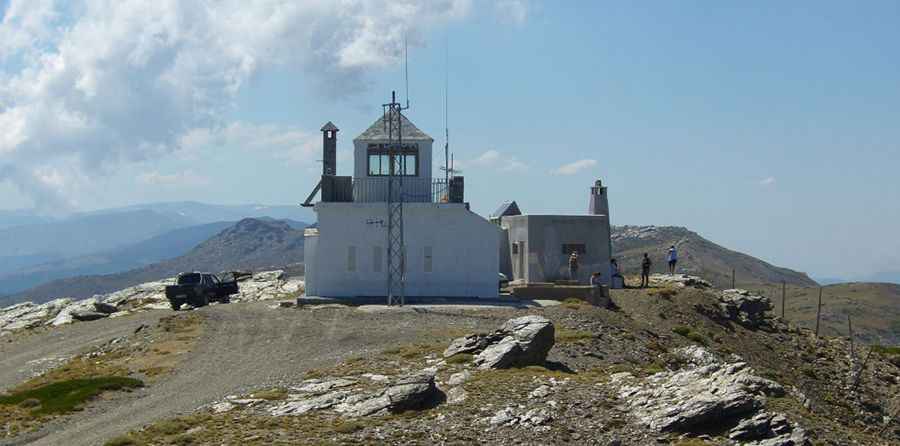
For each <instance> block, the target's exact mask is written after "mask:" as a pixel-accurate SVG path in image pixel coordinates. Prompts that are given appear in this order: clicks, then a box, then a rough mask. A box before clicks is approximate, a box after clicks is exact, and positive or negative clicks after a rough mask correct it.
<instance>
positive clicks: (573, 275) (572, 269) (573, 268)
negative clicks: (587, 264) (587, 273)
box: [569, 251, 578, 282]
mask: <svg viewBox="0 0 900 446" xmlns="http://www.w3.org/2000/svg"><path fill="white" fill-rule="evenodd" d="M569 280H571V281H573V282H577V281H578V253H577V252H575V251H572V255H570V256H569Z"/></svg>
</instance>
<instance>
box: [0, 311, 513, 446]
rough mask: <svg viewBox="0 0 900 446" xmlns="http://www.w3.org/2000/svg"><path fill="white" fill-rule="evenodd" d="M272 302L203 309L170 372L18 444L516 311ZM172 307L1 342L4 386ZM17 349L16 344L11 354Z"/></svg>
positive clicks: (145, 415)
mask: <svg viewBox="0 0 900 446" xmlns="http://www.w3.org/2000/svg"><path fill="white" fill-rule="evenodd" d="M268 305H271V303H266V302H255V303H243V304H231V305H217V306H213V307H205V308H203V309H201V310H199V311H200V312H201V313H202V314H203V315H204V316H205V317H206V323H205V328H204V334H203V336H202V338H201V339H200V341H199V342H198V345H197V347H196V348H195V349H194V351H193V352H191V353H190V354H189V355H188V356H187V358H186V359H185V360H184V362H183V363H182V364H181V365H180V366H179V368H178V370H176V371H175V373H174V374H173V375H172V376H170V377H169V379H167V380H165V381H163V382H160V383H158V384H154V385H153V386H151V387H149V388H147V389H145V390H143V391H140V392H136V393H134V394H132V395H129V396H127V397H121V398H114V399H113V400H112V401H107V402H101V403H97V404H95V405H94V406H100V407H93V408H88V410H86V411H84V412H83V413H80V414H76V415H73V416H70V417H68V418H67V419H65V421H63V422H60V423H54V424H52V425H51V426H49V427H48V428H47V429H45V430H44V431H43V432H41V435H43V436H42V437H40V438H28V439H21V438H20V439H19V442H18V444H35V445H58V444H67V445H72V446H78V445H98V444H103V442H104V441H105V440H107V439H109V438H112V437H114V436H116V435H120V434H123V433H125V432H127V431H129V430H132V429H136V428H140V427H141V426H143V425H146V424H148V423H151V422H153V421H156V420H160V419H165V418H170V417H173V416H176V415H179V414H184V413H188V412H191V411H193V410H194V409H196V408H198V407H200V406H202V405H205V404H208V403H210V402H213V401H216V400H220V399H222V398H224V397H225V396H226V395H231V394H239V393H243V392H247V391H250V390H253V389H259V388H266V387H271V386H276V385H279V384H289V383H292V382H296V381H297V380H299V379H300V378H301V376H302V374H303V372H304V371H306V370H308V369H311V368H320V367H327V366H331V365H335V364H337V363H339V362H340V361H342V360H343V359H346V358H349V357H353V356H360V355H364V354H366V352H377V351H380V350H383V349H386V348H390V347H393V346H395V345H398V344H405V343H410V342H416V341H417V340H421V339H427V338H432V339H433V338H435V337H436V336H440V339H444V338H445V337H446V333H447V329H448V327H454V326H455V327H459V328H461V329H464V330H474V329H479V330H490V329H493V328H495V327H496V326H497V325H498V324H499V321H502V320H503V317H504V316H508V315H509V314H510V312H512V311H515V310H510V309H501V310H489V311H481V312H479V313H478V314H477V315H476V314H472V313H458V312H445V311H442V312H432V311H427V310H423V311H417V312H415V313H413V314H411V313H409V312H404V311H397V312H391V311H387V312H376V313H367V312H362V311H358V310H355V309H351V308H329V309H299V310H298V309H271V308H269V307H268ZM167 314H170V313H169V312H167V311H156V312H151V313H145V314H141V315H137V316H133V317H126V318H121V319H112V320H107V321H101V322H99V323H90V324H76V325H74V326H72V327H71V329H68V328H69V327H66V329H63V330H61V333H69V334H68V335H62V334H59V335H58V334H56V333H45V334H40V335H35V336H32V337H29V338H26V339H23V340H21V342H17V343H15V344H11V345H10V346H4V349H2V350H0V351H2V352H3V353H4V355H3V356H4V357H3V359H2V361H0V369H2V370H0V386H11V385H15V384H16V383H18V382H21V381H22V379H21V377H22V376H23V375H22V373H21V372H17V370H20V369H22V368H23V365H24V364H26V363H27V362H28V361H30V360H33V359H36V358H40V357H47V356H59V355H61V354H74V353H76V352H77V351H80V350H84V349H85V347H86V346H87V345H88V344H90V343H100V342H103V341H105V340H108V339H110V338H113V337H116V336H120V335H122V334H126V333H128V331H129V330H134V328H135V327H136V326H137V325H139V324H140V323H146V322H147V321H151V320H152V319H154V318H155V319H158V318H159V317H162V316H164V315H167ZM82 327H84V328H82ZM20 344H21V345H20ZM7 349H8V350H9V351H10V352H12V353H13V354H12V355H10V356H9V357H7V355H6V351H7ZM32 349H33V350H32ZM101 409H102V410H101ZM48 431H49V432H48ZM23 441H24V442H23Z"/></svg>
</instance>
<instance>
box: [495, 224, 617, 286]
mask: <svg viewBox="0 0 900 446" xmlns="http://www.w3.org/2000/svg"><path fill="white" fill-rule="evenodd" d="M501 226H502V227H504V228H506V229H507V230H508V231H509V245H510V248H509V249H510V259H511V264H512V271H513V277H512V279H513V280H524V281H526V282H532V283H533V282H552V281H555V280H565V279H568V275H569V253H564V252H563V250H562V247H563V244H567V245H572V244H583V245H584V247H585V253H584V254H580V255H579V265H580V267H579V270H578V280H579V281H580V282H582V283H588V281H589V280H590V275H591V273H592V272H600V273H601V274H602V278H603V282H604V283H607V284H608V282H609V259H610V252H609V237H610V234H609V222H608V220H607V217H606V216H605V215H516V216H509V217H503V219H502V221H501ZM514 244H518V248H515V247H514V246H513V245H514ZM516 249H518V252H516V251H515V250H516Z"/></svg>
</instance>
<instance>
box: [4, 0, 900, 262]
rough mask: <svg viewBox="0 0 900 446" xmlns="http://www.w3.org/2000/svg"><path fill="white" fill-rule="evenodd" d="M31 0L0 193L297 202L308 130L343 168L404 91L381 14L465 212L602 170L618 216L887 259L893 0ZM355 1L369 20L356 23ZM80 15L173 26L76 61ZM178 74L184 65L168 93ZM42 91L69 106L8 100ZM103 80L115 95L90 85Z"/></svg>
mask: <svg viewBox="0 0 900 446" xmlns="http://www.w3.org/2000/svg"><path fill="white" fill-rule="evenodd" d="M36 3H47V4H49V5H50V6H49V8H51V9H50V10H49V11H51V13H47V11H48V10H43V12H42V11H40V10H38V11H34V10H28V8H26V7H24V6H22V5H21V4H17V3H15V2H14V3H9V2H6V4H5V5H4V12H5V18H4V23H3V25H0V26H2V27H4V28H5V29H4V28H0V37H7V39H6V40H7V41H8V42H24V43H20V44H15V45H14V44H7V47H6V48H5V49H4V48H2V47H0V62H2V63H3V67H2V69H0V81H4V82H7V81H9V82H7V85H12V87H5V88H3V89H0V124H5V125H6V126H7V127H8V128H14V127H13V126H14V125H17V124H16V123H19V124H21V125H20V126H19V127H15V128H16V129H19V130H18V131H7V132H5V133H6V134H7V135H9V134H12V135H17V134H19V135H24V137H20V138H12V137H9V136H7V137H6V139H5V140H4V139H3V137H2V136H0V208H22V207H37V208H39V209H42V210H44V211H48V210H50V211H52V210H54V209H56V210H59V209H66V210H76V209H95V208H102V207H110V206H118V205H124V204H134V203H140V202H147V201H168V200H183V199H191V200H199V201H207V202H214V203H246V202H263V203H272V204H286V203H297V202H300V201H302V199H303V198H304V197H305V196H306V194H307V193H308V191H309V190H310V189H311V188H312V187H313V185H314V184H315V182H316V181H317V177H316V175H317V172H319V170H320V167H319V165H318V164H317V163H316V159H318V158H319V156H318V155H319V150H320V147H319V145H320V138H319V136H318V132H317V130H318V128H319V127H320V126H321V125H322V124H323V123H324V122H326V121H329V120H331V121H334V122H335V123H336V124H337V125H338V127H340V128H341V130H342V131H341V133H340V139H339V151H341V152H342V153H343V156H342V157H341V159H340V160H339V173H349V172H350V167H351V161H350V160H349V159H348V158H347V157H348V156H349V149H350V147H351V144H352V143H351V140H352V138H353V137H355V136H356V135H357V134H359V133H360V132H362V131H363V130H364V129H365V128H366V127H367V126H368V125H369V124H371V122H372V121H374V120H375V119H376V118H377V117H378V116H379V114H380V112H381V107H380V104H381V103H383V102H385V101H386V99H387V98H388V97H389V94H390V91H391V90H392V89H397V90H398V91H402V90H403V88H404V85H403V71H402V63H401V61H402V58H401V57H399V52H398V48H399V47H400V46H402V42H401V41H402V37H399V36H401V34H402V32H397V31H383V32H382V31H381V30H387V29H389V28H390V29H394V28H397V26H394V25H396V24H398V23H399V24H400V25H401V26H403V27H406V29H408V31H407V33H408V35H409V36H410V37H409V39H410V41H411V42H412V45H411V48H410V53H409V73H410V84H409V88H410V99H411V102H412V107H411V109H410V110H409V112H408V116H409V117H410V119H411V120H412V121H413V122H415V123H416V125H417V126H418V127H419V128H421V129H423V130H424V131H426V132H427V133H429V134H431V135H432V136H433V137H434V138H435V139H436V142H435V146H436V148H437V147H440V146H442V144H443V136H442V135H443V105H442V101H443V97H442V96H443V84H444V77H445V75H448V76H449V85H450V87H449V92H450V95H449V110H450V114H449V123H450V132H451V148H452V150H453V152H454V153H455V156H456V158H457V160H459V164H460V165H461V166H462V167H463V170H464V176H465V177H466V188H467V191H466V192H467V198H468V199H469V200H470V201H471V202H472V206H473V209H474V210H475V211H477V212H480V213H482V214H487V213H489V212H490V211H492V210H493V209H494V208H495V207H496V206H497V205H498V204H499V203H500V202H502V201H504V200H509V199H514V200H516V201H517V202H518V203H519V204H520V206H521V207H522V209H523V210H525V211H526V212H531V213H547V212H581V211H584V210H586V207H587V196H588V195H587V194H588V188H589V186H590V185H591V183H592V181H593V180H594V179H595V178H602V179H603V180H604V183H605V184H606V185H607V186H608V187H609V190H610V197H611V203H610V205H611V208H612V210H611V213H612V220H613V223H614V224H657V225H679V226H686V227H688V228H690V229H692V230H695V231H697V232H699V233H700V234H701V235H703V236H706V237H707V238H709V239H711V240H713V241H715V242H717V243H720V244H722V245H725V246H727V247H729V248H732V249H735V250H738V251H743V252H747V253H750V254H752V255H755V256H758V257H760V258H763V259H765V260H767V261H770V262H772V263H775V264H777V265H780V266H786V267H790V268H794V269H799V270H802V271H807V272H809V273H810V274H812V275H814V276H820V277H821V276H839V277H857V276H862V275H865V274H867V273H869V272H875V271H886V270H900V237H898V236H897V235H896V234H897V232H896V228H898V227H900V206H898V204H897V197H898V196H900V177H898V176H897V174H896V172H897V167H898V166H900V124H898V123H900V54H898V46H897V42H900V3H897V2H877V1H870V2H864V3H851V2H822V1H816V2H790V3H785V2H775V1H772V2H753V3H745V2H652V3H651V2H646V3H643V4H640V3H638V2H619V3H610V2H593V1H583V2H575V1H573V2H553V3H550V2H540V1H527V2H526V1H498V2H488V1H474V2H468V1H461V0H456V1H450V0H448V1H447V2H443V3H441V2H415V1H410V2H408V3H403V4H402V5H403V6H404V7H406V8H405V9H402V10H393V11H390V10H391V8H388V7H387V6H385V5H384V4H381V3H380V2H377V1H375V2H361V3H360V5H356V6H357V7H355V8H354V9H359V12H352V11H348V10H346V8H351V6H348V5H347V4H343V5H342V4H339V3H334V2H325V4H326V6H321V7H314V6H315V5H312V6H310V7H309V8H308V9H305V8H306V6H304V7H301V9H304V10H302V11H294V10H292V8H286V7H282V6H283V5H281V6H279V2H277V1H274V0H273V1H262V2H226V3H228V4H229V5H228V6H225V7H223V8H233V10H227V11H224V12H223V14H220V15H227V14H228V13H233V14H234V15H235V17H250V18H257V19H259V20H258V21H257V22H255V23H251V24H250V25H251V28H249V29H254V30H256V29H257V27H258V28H259V34H258V35H257V34H253V33H250V34H247V35H246V36H240V32H236V33H235V30H234V29H232V28H222V26H224V25H219V24H216V23H213V22H210V24H209V29H200V28H198V27H196V26H195V27H189V26H187V25H184V24H183V23H187V22H189V21H188V20H176V19H184V18H185V17H187V18H192V17H195V14H202V13H203V12H202V11H199V12H198V11H191V10H185V9H190V8H184V7H177V6H172V8H171V10H169V9H166V7H165V6H154V8H152V9H153V11H152V12H146V11H143V10H144V9H151V8H150V7H149V6H146V5H148V4H146V3H145V4H144V5H143V6H142V4H141V2H122V3H123V4H125V6H116V7H114V8H113V7H106V8H102V7H98V6H97V5H93V6H92V5H91V4H90V2H88V3H86V4H85V5H84V6H77V5H76V6H74V7H70V8H67V9H66V10H64V11H63V10H61V9H59V8H60V5H59V4H56V3H55V2H52V1H47V2H43V1H41V2H37V1H36V2H32V3H31V4H36ZM162 3H165V2H162ZM311 3H316V2H311ZM328 3H332V5H330V6H329V5H327V4H328ZM236 5H237V6H236ZM334 5H337V6H334ZM129 6H130V7H131V10H130V11H129V10H127V9H126V8H127V7H129ZM407 6H408V7H407ZM53 8H56V9H53ZM242 8H246V9H248V10H252V11H243V10H242ZM341 8H345V9H343V10H342V9H341ZM34 9H39V8H34ZM104 9H112V10H113V11H112V12H108V11H104ZM54 10H59V11H60V12H59V13H58V14H55V15H54V14H53V13H52V11H54ZM385 11H388V12H385ZM11 12H12V13H15V14H11ZM28 14H33V15H32V16H30V17H44V18H43V19H42V20H36V19H35V20H27V17H29V15H28ZM107 14H108V15H110V17H106V16H105V15H107ZM118 14H122V16H125V17H129V18H130V19H132V20H120V19H121V17H122V16H120V15H118ZM335 15H338V16H339V17H338V18H335ZM145 16H146V17H150V18H159V19H160V20H158V21H155V22H154V21H150V20H148V23H151V24H142V23H141V20H142V17H145ZM173 17H174V18H175V19H172V18H173ZM269 18H272V20H268V19H269ZM275 18H280V19H279V20H275ZM170 19H171V20H170ZM282 19H283V20H282ZM361 19H365V20H368V21H369V23H375V24H378V25H379V26H381V25H383V27H376V28H375V29H374V30H370V31H371V32H370V33H369V34H361V33H360V32H359V31H358V29H357V28H358V26H359V25H354V24H357V23H363V22H357V21H358V20H361ZM331 20H334V22H331ZM33 22H37V23H38V24H37V25H34V24H33ZM135 22H136V23H135ZM195 22H200V21H198V20H196V21H195ZM282 22H283V23H282ZM79 23H83V24H89V23H93V24H96V23H101V24H104V26H106V27H107V28H103V27H102V26H101V27H99V28H100V29H101V30H105V31H104V32H105V34H104V32H98V35H95V36H93V35H90V34H89V33H88V37H90V38H92V39H94V40H89V41H90V42H110V41H115V39H116V36H131V35H135V34H137V35H144V36H151V38H150V41H153V39H157V40H160V41H163V42H165V44H160V45H159V46H152V45H151V46H149V47H148V45H149V44H147V43H146V42H147V39H136V40H135V42H133V44H132V45H131V46H127V47H124V49H123V50H122V51H119V52H117V51H115V49H116V46H115V45H113V46H112V49H106V50H104V51H105V52H100V50H97V52H98V54H99V55H98V56H97V57H96V58H95V59H91V61H88V62H84V61H83V60H82V57H81V56H78V57H76V56H71V54H73V53H71V52H67V51H72V50H71V49H69V48H71V47H78V46H79V43H81V45H80V46H81V47H84V46H85V45H84V44H83V43H82V42H81V40H79V39H88V37H85V33H80V34H79V33H76V32H75V31H77V30H78V25H79ZM122 23H124V24H126V25H122ZM153 23H156V24H153ZM159 23H162V24H163V25H159ZM204 23H205V22H204ZM170 24H171V25H170ZM127 26H134V27H135V28H136V29H138V31H140V32H137V33H135V32H134V31H133V30H129V29H128V28H127ZM179 26H181V27H183V28H179ZM228 26H232V25H228ZM123 27H124V28H123ZM97 28H98V27H96V26H95V27H93V28H91V29H97ZM331 28H335V29H339V30H342V31H341V32H335V33H330V32H329V31H327V29H331ZM85 29H87V28H85ZM223 29H224V31H223ZM148 30H149V31H148ZM186 30H187V31H186ZM305 30H311V31H309V32H306V31H305ZM238 31H240V30H238ZM269 31H271V32H270V33H268V34H267V32H269ZM4 32H5V33H6V34H4ZM229 33H233V34H237V35H238V36H239V37H234V36H231V37H229ZM23 34H24V35H25V36H30V37H22V36H23ZM44 34H46V36H44ZM10 36H14V37H17V39H10V38H8V37H10ZM160 36H162V37H160ZM171 36H175V37H171ZM184 36H188V37H190V38H188V37H184ZM229 38H233V41H228V39H229ZM178 39H183V40H178ZM204 39H208V40H209V41H210V42H211V41H213V40H215V41H216V42H217V43H214V44H213V43H209V42H207V41H206V40H204ZM222 39H224V40H225V43H224V44H222V43H218V40H222ZM124 41H125V42H126V43H127V42H128V39H124ZM172 42H175V43H172ZM185 42H186V43H185ZM285 42H288V43H285ZM448 43H449V70H447V69H446V68H445V67H446V64H445V50H446V45H448ZM124 45H125V44H124V43H123V44H122V46H124ZM398 45H400V46H398ZM147 48H150V49H147ZM54 54H56V55H59V56H60V57H61V59H62V60H65V61H66V62H68V63H67V64H66V65H65V68H64V69H59V70H58V72H59V73H63V72H64V73H63V74H65V75H63V74H58V76H59V77H58V79H62V80H59V83H60V85H61V86H60V87H59V88H60V90H54V89H53V88H51V87H48V88H47V89H46V90H44V91H38V92H37V93H35V92H34V91H31V90H29V89H28V88H25V87H23V86H22V85H25V84H29V85H33V84H35V83H36V82H37V80H39V79H42V78H41V77H40V73H41V72H44V73H45V74H46V73H50V74H54V73H57V71H53V70H51V69H50V68H48V67H49V65H48V63H47V62H46V56H47V55H54ZM337 54H339V55H340V56H339V57H338V56H336V55H337ZM41 57H44V59H41ZM67 57H68V58H69V59H67ZM194 59H200V60H202V62H201V63H197V64H196V65H199V66H200V67H199V68H197V67H196V66H195V65H194V64H191V65H188V67H187V68H183V66H182V65H180V64H178V63H175V62H173V61H176V60H181V61H183V60H194ZM135 60H138V62H135ZM117 63H120V64H121V65H122V67H123V68H122V69H121V70H119V71H115V70H113V69H110V68H109V67H110V64H112V65H114V66H115V65H116V64H117ZM173 66H176V67H179V68H178V69H177V70H175V69H171V67H173ZM72 67H74V68H72ZM98 67H103V69H102V70H101V69H99V68H98ZM29 70H30V71H29ZM42 70H43V71H42ZM109 72H115V73H119V77H115V76H111V75H109V74H108V73H109ZM173 72H174V73H175V75H177V76H182V75H183V77H178V78H177V79H179V82H175V83H173V84H171V85H170V84H167V86H166V89H165V90H164V92H163V93H160V90H159V89H158V88H159V87H158V86H159V79H161V78H164V79H169V78H171V76H173V75H172V73H173ZM35 73H37V74H35ZM85 73H87V74H90V75H85ZM185 73H186V74H185ZM223 73H224V74H223ZM16 79H18V80H20V81H21V82H18V83H17V82H13V81H15V80H16ZM92 79H94V80H95V81H93V83H92ZM96 79H100V81H96ZM10 80H12V81H10ZM117 80H118V81H121V82H117ZM66 82H69V83H68V84H67V83H66ZM20 84H21V85H20ZM40 85H43V84H40ZM51 85H52V83H51ZM85 85H88V86H87V87H85ZM173 85H175V86H173ZM180 85H186V86H187V87H190V88H187V87H185V88H184V89H182V88H180V87H179V88H176V87H177V86H180ZM69 91H78V92H79V94H78V95H77V96H76V95H72V96H71V97H70V96H69V93H68V92H69ZM173 91H174V92H176V93H173ZM41 94H44V95H45V97H42V96H40V95H41ZM60 95H64V96H65V97H67V98H68V99H67V100H65V101H62V102H61V103H63V104H64V105H65V106H66V107H69V108H70V109H71V110H73V113H72V114H73V116H74V117H73V118H72V119H71V122H73V123H74V124H71V125H70V126H69V127H66V126H64V125H62V124H53V125H49V124H46V122H48V120H47V119H43V118H42V117H43V115H39V114H32V115H29V114H27V113H26V112H29V113H31V112H32V111H33V110H36V109H40V107H37V106H36V105H35V104H38V105H42V106H46V108H47V109H53V110H55V109H54V108H53V107H50V106H49V105H48V104H50V105H53V104H57V101H55V99H53V98H57V97H59V96H60ZM117 96H122V97H125V98H127V99H126V101H127V104H128V105H122V104H123V103H125V102H126V101H123V102H119V101H114V100H113V99H103V98H104V97H107V98H115V97H117ZM185 97H190V98H191V99H190V100H189V101H185V100H184V98H185ZM48 98H49V99H48ZM98 98H99V99H98ZM131 101H135V102H142V101H143V102H144V103H145V104H149V105H146V106H144V107H143V108H138V109H135V107H136V106H133V105H131V104H134V103H135V102H131ZM173 104H174V105H173ZM198 104H199V105H198ZM14 112H18V113H14ZM75 112H77V113H75ZM34 113H37V112H34ZM4 115H5V117H6V118H7V119H6V120H4ZM21 116H25V118H22V120H21V121H18V120H16V119H18V118H19V117H21ZM92 117H96V119H92ZM14 118H16V119H14ZM62 121H64V124H68V123H69V122H70V121H65V120H62ZM85 122H87V123H88V124H84V123H85ZM22 123H24V124H22ZM94 124H97V125H94ZM42 126H49V127H42ZM111 129H112V130H111ZM28 132H33V133H28ZM54 132H55V133H54ZM48 134H49V135H51V136H53V137H47V136H46V135H48ZM4 141H5V142H4ZM73 141H74V142H73ZM4 144H5V146H4ZM4 147H5V149H4ZM47 147H51V148H50V149H48V148H47ZM123 147H124V148H123ZM135 147H139V148H140V149H135ZM437 158H439V157H438V156H436V159H437ZM573 163H574V164H573ZM4 166H14V167H13V168H9V167H7V174H6V175H4V174H3V169H4ZM565 166H568V167H565Z"/></svg>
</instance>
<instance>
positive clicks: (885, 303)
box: [770, 283, 900, 345]
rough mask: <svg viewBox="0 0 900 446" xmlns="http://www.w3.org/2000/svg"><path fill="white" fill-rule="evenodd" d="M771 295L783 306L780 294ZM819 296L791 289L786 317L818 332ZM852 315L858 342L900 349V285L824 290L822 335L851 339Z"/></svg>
mask: <svg viewBox="0 0 900 446" xmlns="http://www.w3.org/2000/svg"><path fill="white" fill-rule="evenodd" d="M770 295H771V296H772V300H773V301H775V302H777V305H780V304H781V291H780V290H773V292H772V293H770ZM818 296H819V291H818V289H817V288H789V289H788V290H787V301H786V302H785V317H786V318H787V319H788V320H790V321H793V322H796V323H797V324H799V325H800V326H803V327H806V328H809V329H811V330H812V329H815V326H816V304H817V302H818ZM779 308H780V307H779ZM848 315H849V316H850V317H851V318H852V321H853V332H854V335H855V337H856V338H857V339H858V340H860V341H862V342H866V343H870V344H875V343H877V344H884V345H900V285H896V284H891V283H843V284H838V285H829V286H826V287H824V288H823V289H822V320H821V321H820V328H819V330H820V332H821V333H822V334H823V335H828V336H848V335H849V327H848V325H847V316H848Z"/></svg>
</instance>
